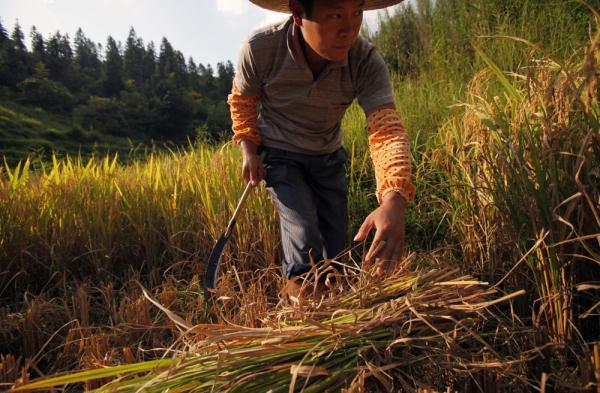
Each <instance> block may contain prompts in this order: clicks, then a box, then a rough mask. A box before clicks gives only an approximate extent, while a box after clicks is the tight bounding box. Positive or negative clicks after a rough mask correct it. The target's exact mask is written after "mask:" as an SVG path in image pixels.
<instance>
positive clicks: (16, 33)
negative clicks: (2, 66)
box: [10, 20, 27, 52]
mask: <svg viewBox="0 0 600 393" xmlns="http://www.w3.org/2000/svg"><path fill="white" fill-rule="evenodd" d="M10 38H11V40H12V44H13V47H14V48H15V50H16V51H20V52H27V48H26V47H25V42H23V39H24V38H25V36H24V35H23V31H22V30H21V25H19V21H18V20H17V22H16V23H15V28H14V29H13V32H12V35H11V37H10Z"/></svg>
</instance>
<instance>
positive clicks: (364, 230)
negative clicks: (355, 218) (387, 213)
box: [354, 215, 373, 242]
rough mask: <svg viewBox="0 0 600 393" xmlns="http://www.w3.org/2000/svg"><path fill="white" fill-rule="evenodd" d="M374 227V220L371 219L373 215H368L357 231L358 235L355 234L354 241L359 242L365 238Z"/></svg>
mask: <svg viewBox="0 0 600 393" xmlns="http://www.w3.org/2000/svg"><path fill="white" fill-rule="evenodd" d="M371 229H373V221H372V220H371V216H370V215H369V216H367V218H366V219H365V220H364V221H363V223H362V225H361V226H360V228H359V229H358V232H356V236H354V241H355V242H359V241H361V240H365V239H366V238H367V235H368V234H369V232H371Z"/></svg>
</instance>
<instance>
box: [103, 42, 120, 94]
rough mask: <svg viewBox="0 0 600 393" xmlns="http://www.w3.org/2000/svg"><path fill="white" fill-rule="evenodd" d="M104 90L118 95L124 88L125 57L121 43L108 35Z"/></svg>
mask: <svg viewBox="0 0 600 393" xmlns="http://www.w3.org/2000/svg"><path fill="white" fill-rule="evenodd" d="M103 82H104V92H105V93H106V95H107V96H109V97H116V96H118V95H119V93H120V92H121V90H123V87H124V85H123V58H122V56H121V49H120V45H119V44H117V42H116V41H115V40H114V38H112V37H111V36H108V40H107V41H106V60H105V62H104V80H103Z"/></svg>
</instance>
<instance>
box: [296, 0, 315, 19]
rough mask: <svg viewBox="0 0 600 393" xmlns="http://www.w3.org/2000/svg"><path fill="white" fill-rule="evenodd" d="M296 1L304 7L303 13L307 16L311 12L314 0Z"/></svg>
mask: <svg viewBox="0 0 600 393" xmlns="http://www.w3.org/2000/svg"><path fill="white" fill-rule="evenodd" d="M298 3H300V5H301V6H302V9H304V15H305V16H306V17H309V16H310V15H311V14H312V10H313V3H314V0H298Z"/></svg>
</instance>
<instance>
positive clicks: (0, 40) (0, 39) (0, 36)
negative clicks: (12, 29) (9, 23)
mask: <svg viewBox="0 0 600 393" xmlns="http://www.w3.org/2000/svg"><path fill="white" fill-rule="evenodd" d="M6 41H8V33H7V32H6V29H5V28H4V25H2V19H0V48H1V47H2V45H3V44H4V42H6Z"/></svg>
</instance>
